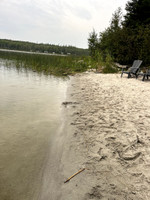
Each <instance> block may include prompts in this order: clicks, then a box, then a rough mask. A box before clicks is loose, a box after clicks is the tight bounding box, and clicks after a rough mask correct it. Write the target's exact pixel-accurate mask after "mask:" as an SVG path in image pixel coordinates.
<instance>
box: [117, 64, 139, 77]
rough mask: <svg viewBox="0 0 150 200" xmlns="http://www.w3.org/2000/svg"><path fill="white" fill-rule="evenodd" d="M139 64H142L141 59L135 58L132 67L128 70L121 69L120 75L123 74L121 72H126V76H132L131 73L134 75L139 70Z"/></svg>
mask: <svg viewBox="0 0 150 200" xmlns="http://www.w3.org/2000/svg"><path fill="white" fill-rule="evenodd" d="M141 64H142V60H135V61H134V62H133V65H132V67H130V69H129V71H123V70H122V73H121V77H122V76H123V74H128V78H130V77H132V75H133V76H136V75H137V73H138V71H139V68H140V66H141Z"/></svg>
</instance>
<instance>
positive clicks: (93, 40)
mask: <svg viewBox="0 0 150 200" xmlns="http://www.w3.org/2000/svg"><path fill="white" fill-rule="evenodd" d="M88 47H89V52H90V55H91V56H92V57H93V58H94V57H95V56H96V52H97V50H98V36H97V33H96V32H95V30H94V29H93V31H92V32H91V33H90V34H89V38H88Z"/></svg>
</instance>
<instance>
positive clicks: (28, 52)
mask: <svg viewBox="0 0 150 200" xmlns="http://www.w3.org/2000/svg"><path fill="white" fill-rule="evenodd" d="M0 51H6V52H14V53H26V54H37V55H48V56H67V55H65V54H56V53H41V52H32V51H19V50H11V49H0Z"/></svg>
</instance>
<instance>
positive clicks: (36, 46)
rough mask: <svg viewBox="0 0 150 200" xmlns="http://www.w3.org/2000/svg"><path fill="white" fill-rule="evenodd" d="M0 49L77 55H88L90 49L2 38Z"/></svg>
mask: <svg viewBox="0 0 150 200" xmlns="http://www.w3.org/2000/svg"><path fill="white" fill-rule="evenodd" d="M0 49H10V50H20V51H30V52H40V53H56V54H64V55H66V54H69V55H70V54H71V55H77V56H83V55H88V54H89V52H88V49H82V48H77V47H73V46H59V45H53V44H43V43H32V42H24V41H15V40H7V39H0Z"/></svg>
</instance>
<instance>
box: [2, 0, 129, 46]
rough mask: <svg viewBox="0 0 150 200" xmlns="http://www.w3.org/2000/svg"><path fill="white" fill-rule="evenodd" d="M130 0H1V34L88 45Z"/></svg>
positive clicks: (31, 39)
mask: <svg viewBox="0 0 150 200" xmlns="http://www.w3.org/2000/svg"><path fill="white" fill-rule="evenodd" d="M125 2H127V0H110V1H106V0H82V1H81V0H76V1H75V0H0V27H1V32H0V37H1V38H2V37H3V38H7V37H8V36H9V37H10V38H11V39H17V40H28V41H33V42H37V41H38V42H46V43H51V44H52V43H53V44H63V45H65V44H69V45H71V44H72V45H76V46H79V47H87V37H88V34H89V32H91V31H92V29H93V28H95V30H97V31H99V32H100V31H103V30H104V29H105V28H106V27H108V25H109V21H110V19H111V16H112V13H113V12H114V11H115V10H116V9H117V8H118V7H119V6H123V5H125Z"/></svg>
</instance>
